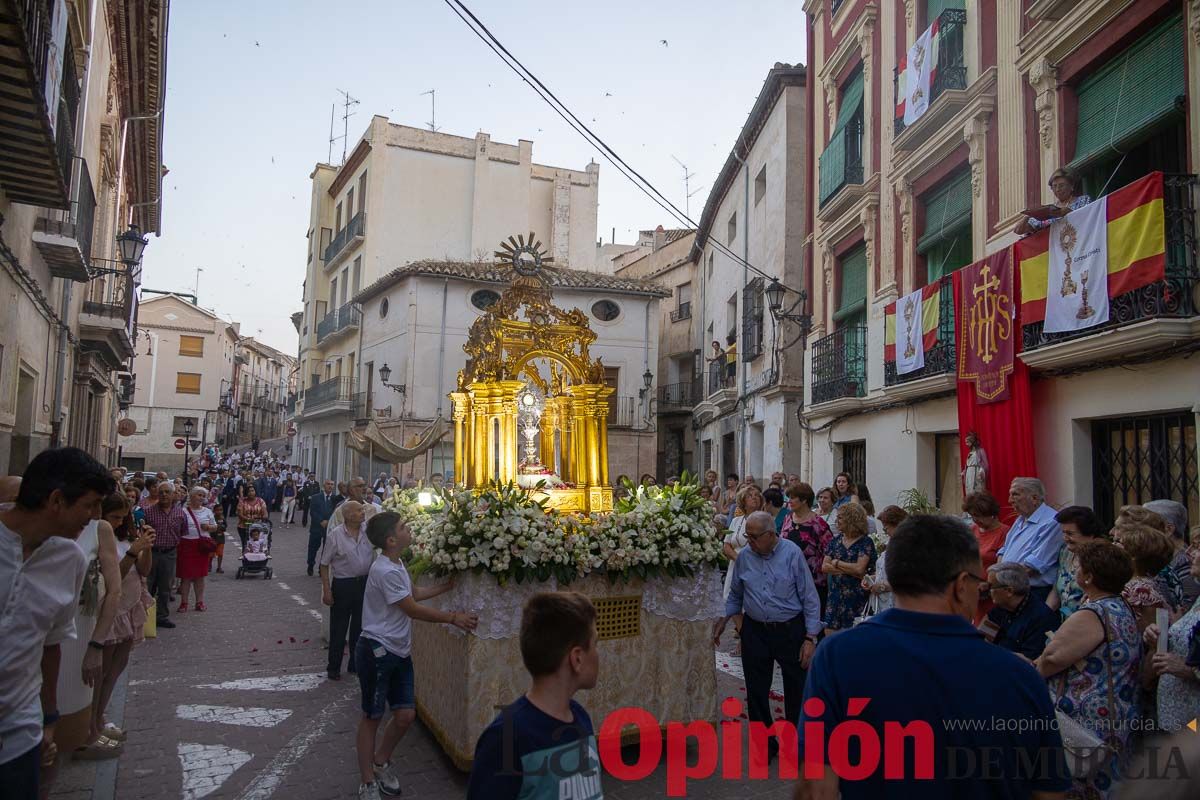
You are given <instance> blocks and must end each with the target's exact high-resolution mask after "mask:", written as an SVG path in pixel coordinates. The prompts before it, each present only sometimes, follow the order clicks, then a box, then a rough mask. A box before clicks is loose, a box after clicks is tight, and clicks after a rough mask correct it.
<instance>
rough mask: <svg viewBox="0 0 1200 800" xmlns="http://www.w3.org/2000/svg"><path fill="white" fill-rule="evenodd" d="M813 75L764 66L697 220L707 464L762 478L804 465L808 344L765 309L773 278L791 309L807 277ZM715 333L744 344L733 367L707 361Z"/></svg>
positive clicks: (698, 407) (701, 448)
mask: <svg viewBox="0 0 1200 800" xmlns="http://www.w3.org/2000/svg"><path fill="white" fill-rule="evenodd" d="M807 75H808V72H807V71H806V70H805V68H804V67H803V66H789V65H787V64H776V65H775V67H774V68H772V69H771V70H770V72H768V73H767V78H766V80H765V81H764V82H763V86H762V89H761V90H760V91H759V93H758V100H757V101H756V102H755V104H754V107H753V108H752V109H751V111H750V115H749V117H748V118H747V119H746V123H745V125H743V126H742V130H741V132H740V133H739V135H738V137H737V139H736V141H735V142H734V145H733V147H732V149H731V150H730V153H729V156H728V158H726V160H725V164H724V166H723V167H722V168H721V172H720V173H719V174H718V176H717V180H716V181H715V182H714V184H713V188H712V191H711V192H710V194H709V196H708V199H707V201H706V202H705V204H704V211H703V213H702V214H701V216H700V222H699V229H698V230H697V231H696V238H695V242H694V243H693V246H692V251H691V258H692V262H693V264H694V265H695V267H694V270H695V272H694V274H695V289H694V290H692V291H691V292H690V295H691V300H690V304H691V305H690V308H689V313H690V315H691V320H690V323H689V324H690V326H691V328H692V331H693V334H692V337H693V338H692V341H693V342H694V344H693V346H692V347H693V350H695V349H699V351H700V353H699V358H701V359H703V363H704V367H703V370H704V376H705V377H704V382H703V386H702V390H703V391H702V392H698V396H697V397H696V398H695V404H694V408H693V410H692V417H693V419H694V422H695V424H696V426H697V428H696V439H697V441H696V442H695V444H694V448H695V449H694V451H693V452H694V453H695V459H694V464H695V470H697V471H700V472H703V471H704V470H708V469H715V470H717V471H718V472H720V473H721V474H728V473H732V472H736V473H738V474H739V475H744V474H751V475H754V476H756V477H760V476H762V475H764V474H768V475H769V474H770V473H771V472H774V471H777V470H785V471H788V472H794V471H796V470H797V469H798V468H799V464H800V459H801V432H800V428H799V425H798V418H797V413H796V412H797V410H798V408H799V405H800V401H801V394H802V390H803V379H802V375H803V373H802V355H801V348H800V347H799V346H798V343H797V331H796V330H795V326H794V325H793V324H792V323H791V322H783V323H777V322H776V321H775V319H774V317H773V316H772V315H771V313H770V312H769V310H768V309H767V305H766V295H765V293H766V288H767V286H769V285H770V279H769V278H768V277H767V276H770V278H776V279H778V280H779V281H780V282H782V284H783V285H784V286H786V287H788V288H789V289H790V290H791V291H790V292H789V294H788V298H787V304H788V305H789V306H791V305H792V304H793V303H794V302H795V300H796V299H797V297H798V295H797V294H796V293H797V292H799V291H801V290H802V289H803V287H804V286H806V285H807V284H806V283H805V281H804V270H803V266H804V261H803V244H804V241H805V236H806V231H807V229H808V219H807V216H808V215H807V208H808V203H809V197H810V196H809V192H808V183H807V181H806V176H805V169H804V166H805V153H806V152H807V149H808V141H809V134H808V113H807V111H806V108H807V107H808V100H807V99H806V93H805V84H806V80H807ZM672 324H679V325H682V324H683V323H672ZM714 341H717V342H719V343H720V345H721V347H722V348H727V347H728V345H729V344H730V343H731V342H732V343H734V345H735V346H736V361H735V362H734V363H735V365H736V368H735V370H734V372H733V373H732V374H729V373H728V372H727V371H725V369H724V367H725V365H724V364H718V363H716V362H714V361H712V360H711V357H712V354H713V351H712V342H714ZM675 374H678V372H676V373H675Z"/></svg>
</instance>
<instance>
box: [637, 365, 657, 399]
mask: <svg viewBox="0 0 1200 800" xmlns="http://www.w3.org/2000/svg"><path fill="white" fill-rule="evenodd" d="M653 384H654V375H653V374H652V373H651V372H650V369H649V368H647V369H646V371H645V372H643V373H642V389H641V391H640V392H638V397H645V396H646V392H648V391H650V387H651V385H653Z"/></svg>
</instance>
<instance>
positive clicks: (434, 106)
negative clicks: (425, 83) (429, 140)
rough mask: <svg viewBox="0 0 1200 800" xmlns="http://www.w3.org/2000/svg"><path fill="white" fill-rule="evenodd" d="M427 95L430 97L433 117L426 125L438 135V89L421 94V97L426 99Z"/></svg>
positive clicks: (430, 110)
mask: <svg viewBox="0 0 1200 800" xmlns="http://www.w3.org/2000/svg"><path fill="white" fill-rule="evenodd" d="M425 95H429V113H430V117H431V119H430V120H429V122H428V123H426V124H427V125H429V130H431V131H433V132H434V133H437V130H438V127H437V89H430V90H429V91H428V92H421V97H424V96H425Z"/></svg>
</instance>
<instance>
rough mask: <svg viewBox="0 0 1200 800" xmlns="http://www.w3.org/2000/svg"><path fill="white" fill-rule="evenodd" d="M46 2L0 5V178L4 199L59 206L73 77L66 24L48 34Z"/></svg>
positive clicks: (66, 170) (70, 150) (64, 198)
mask: <svg viewBox="0 0 1200 800" xmlns="http://www.w3.org/2000/svg"><path fill="white" fill-rule="evenodd" d="M54 5H55V4H54V3H50V2H48V1H47V0H6V2H5V3H3V5H0V64H2V66H3V69H2V70H0V142H4V146H3V147H0V185H2V186H3V187H4V193H5V194H6V195H7V197H8V199H9V200H10V201H13V202H17V203H26V204H29V205H36V206H43V207H46V208H59V209H64V210H67V209H69V206H70V202H71V197H70V183H71V160H72V159H73V158H74V156H75V141H74V134H75V118H76V113H77V112H78V108H79V82H78V80H77V76H76V74H75V61H74V56H73V54H74V52H75V48H74V43H72V41H71V36H70V33H69V31H68V32H67V33H66V36H65V40H64V41H61V42H57V43H55V42H54V41H53V38H52V37H53V33H54V32H53V29H52V27H51V20H52V17H51V9H52V8H53V7H54ZM62 7H63V8H66V6H62Z"/></svg>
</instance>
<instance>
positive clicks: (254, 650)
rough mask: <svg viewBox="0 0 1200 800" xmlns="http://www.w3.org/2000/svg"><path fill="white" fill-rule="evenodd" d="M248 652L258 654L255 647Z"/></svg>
mask: <svg viewBox="0 0 1200 800" xmlns="http://www.w3.org/2000/svg"><path fill="white" fill-rule="evenodd" d="M250 652H251V653H257V652H258V648H257V647H252V648H250Z"/></svg>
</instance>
